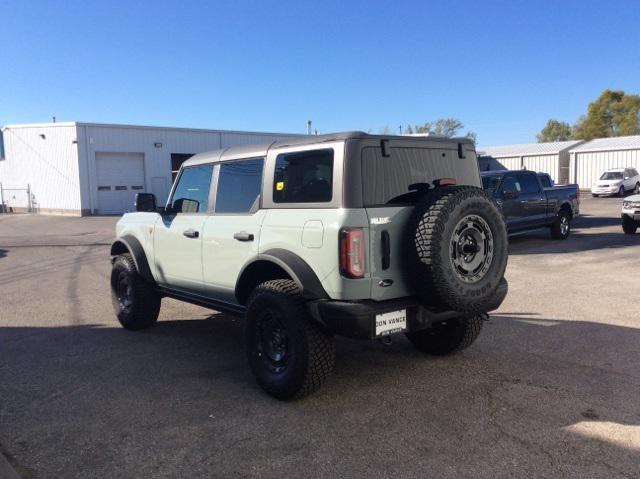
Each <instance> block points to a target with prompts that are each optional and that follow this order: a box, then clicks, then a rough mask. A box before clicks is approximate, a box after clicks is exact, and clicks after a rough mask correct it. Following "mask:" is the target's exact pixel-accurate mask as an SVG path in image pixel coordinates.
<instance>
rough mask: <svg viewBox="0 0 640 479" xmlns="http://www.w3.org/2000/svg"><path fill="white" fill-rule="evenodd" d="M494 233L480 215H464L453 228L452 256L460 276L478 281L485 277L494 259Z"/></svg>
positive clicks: (452, 262)
mask: <svg viewBox="0 0 640 479" xmlns="http://www.w3.org/2000/svg"><path fill="white" fill-rule="evenodd" d="M493 250H494V245H493V234H491V229H490V228H489V225H488V224H487V222H486V221H485V220H484V219H483V218H481V217H480V216H478V215H467V216H465V217H463V218H462V219H461V220H460V221H458V224H456V226H455V228H454V229H453V235H452V237H451V243H450V253H451V254H450V257H451V265H452V266H453V270H454V271H455V272H456V274H457V276H458V278H460V279H461V280H462V281H464V282H467V283H476V282H478V281H480V280H481V279H482V278H484V276H485V274H486V273H487V271H488V270H489V267H490V266H491V261H492V260H493Z"/></svg>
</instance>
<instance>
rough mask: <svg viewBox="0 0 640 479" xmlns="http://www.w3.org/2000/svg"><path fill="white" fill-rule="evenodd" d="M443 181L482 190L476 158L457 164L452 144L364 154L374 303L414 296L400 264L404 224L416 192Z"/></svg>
mask: <svg viewBox="0 0 640 479" xmlns="http://www.w3.org/2000/svg"><path fill="white" fill-rule="evenodd" d="M415 143H417V142H414V143H413V144H415ZM396 144H397V145H398V146H395V145H396ZM441 178H454V179H456V181H457V183H458V184H466V185H473V186H478V187H481V182H480V174H479V171H478V163H477V160H476V156H475V152H474V151H473V150H471V149H468V150H465V155H463V157H462V158H461V157H459V155H458V148H457V144H456V143H452V142H446V143H445V142H436V141H434V142H433V143H432V144H429V146H418V145H416V146H413V145H412V144H411V143H405V144H402V143H400V144H398V143H396V142H393V141H390V142H389V148H387V149H386V151H385V152H384V154H383V151H382V149H381V148H380V147H373V146H372V147H364V148H363V149H362V189H363V200H364V205H365V208H366V212H367V216H368V219H369V228H370V235H369V252H370V255H369V256H370V258H369V261H368V263H369V270H370V272H371V298H372V299H375V300H377V301H382V300H385V299H392V298H397V297H402V296H407V295H409V294H412V292H413V291H412V288H411V287H410V286H409V284H408V282H407V280H406V277H405V271H406V268H405V266H404V264H403V253H404V249H405V244H406V241H407V238H406V235H407V234H408V233H407V231H406V228H407V224H408V222H409V219H410V217H411V213H412V212H413V208H414V205H415V203H416V201H417V200H418V198H419V197H420V194H419V193H418V191H417V190H418V189H420V188H421V187H424V185H426V184H433V181H434V180H436V179H441Z"/></svg>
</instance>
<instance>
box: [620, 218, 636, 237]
mask: <svg viewBox="0 0 640 479" xmlns="http://www.w3.org/2000/svg"><path fill="white" fill-rule="evenodd" d="M637 230H638V222H637V221H634V220H632V219H631V218H629V217H628V216H625V217H623V218H622V231H624V233H625V234H628V235H634V234H636V231H637Z"/></svg>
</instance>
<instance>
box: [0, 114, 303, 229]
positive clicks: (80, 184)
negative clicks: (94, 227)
mask: <svg viewBox="0 0 640 479" xmlns="http://www.w3.org/2000/svg"><path fill="white" fill-rule="evenodd" d="M1 131H2V135H1V138H0V147H1V146H2V145H1V144H2V143H3V144H4V148H3V150H4V153H3V154H2V151H0V156H2V158H0V184H1V186H2V190H1V191H2V196H3V198H2V199H1V200H0V201H3V202H4V208H5V210H13V211H25V210H28V209H31V210H32V211H37V212H41V213H52V214H66V215H78V216H80V215H82V216H84V215H91V214H120V213H123V212H125V211H127V210H131V209H132V207H133V202H134V198H135V194H136V193H139V192H145V191H146V192H150V193H154V194H155V195H156V197H157V198H158V203H159V204H163V203H164V202H165V201H166V199H167V196H168V194H169V190H170V188H171V184H172V181H173V176H174V175H175V172H176V171H177V169H178V168H179V166H180V164H181V163H182V162H183V161H184V160H186V159H187V158H189V157H190V156H192V155H194V154H196V153H201V152H204V151H209V150H217V149H220V148H226V147H230V146H237V145H250V144H257V143H265V142H269V141H274V140H276V139H282V138H287V137H294V136H298V135H295V134H280V133H259V132H241V131H224V130H200V129H187V128H164V127H151V126H131V125H113V124H98V123H79V122H69V123H46V124H29V125H8V126H5V127H4V128H2V130H1ZM27 187H28V192H29V193H27ZM1 206H2V205H0V207H1Z"/></svg>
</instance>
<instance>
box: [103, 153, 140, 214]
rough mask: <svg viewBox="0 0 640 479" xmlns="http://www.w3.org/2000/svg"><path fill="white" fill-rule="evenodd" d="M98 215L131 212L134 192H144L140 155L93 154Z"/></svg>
mask: <svg viewBox="0 0 640 479" xmlns="http://www.w3.org/2000/svg"><path fill="white" fill-rule="evenodd" d="M96 176H97V179H98V213H99V214H103V215H109V214H121V213H125V212H127V211H133V207H134V205H133V204H134V201H135V196H136V193H141V192H143V191H145V185H144V154H143V153H96Z"/></svg>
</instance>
